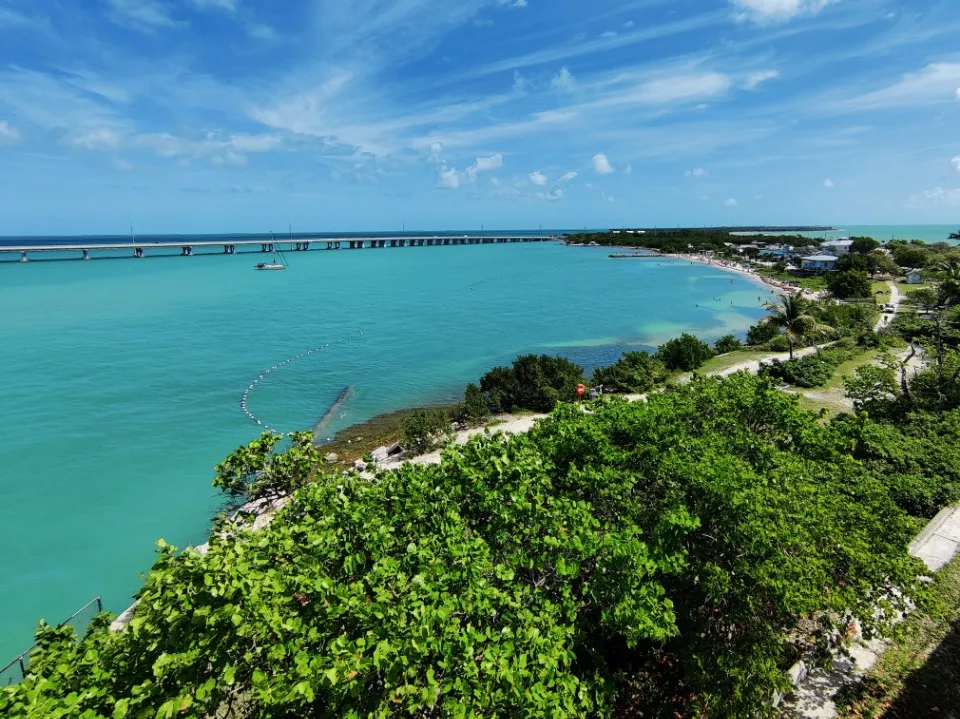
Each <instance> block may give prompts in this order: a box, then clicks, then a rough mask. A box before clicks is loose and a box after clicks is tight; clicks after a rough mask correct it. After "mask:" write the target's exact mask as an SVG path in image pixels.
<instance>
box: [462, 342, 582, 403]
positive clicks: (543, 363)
mask: <svg viewBox="0 0 960 719" xmlns="http://www.w3.org/2000/svg"><path fill="white" fill-rule="evenodd" d="M584 381H585V379H584V376H583V368H582V367H580V366H579V365H577V364H574V363H573V362H571V361H570V360H568V359H565V358H563V357H550V356H548V355H539V356H538V355H523V356H522V357H517V358H516V359H515V360H514V361H513V365H512V366H510V367H494V368H493V369H492V370H490V371H489V372H487V374H485V375H484V376H483V377H482V378H481V379H480V391H481V392H483V394H484V395H485V396H486V397H487V401H488V402H489V405H490V407H491V408H492V409H493V410H494V411H496V412H512V411H514V410H518V409H527V410H532V411H534V412H549V411H550V410H552V409H553V408H554V406H555V405H556V404H557V402H572V401H573V400H574V399H576V396H577V395H576V392H577V385H578V384H581V383H583V382H584Z"/></svg>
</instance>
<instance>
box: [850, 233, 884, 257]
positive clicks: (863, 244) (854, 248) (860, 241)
mask: <svg viewBox="0 0 960 719" xmlns="http://www.w3.org/2000/svg"><path fill="white" fill-rule="evenodd" d="M850 240H851V242H852V243H853V244H851V245H850V252H851V254H856V255H868V254H870V253H871V252H873V251H874V250H876V249H877V248H878V247H880V243H879V242H877V241H876V240H875V239H873V238H872V237H851V238H850Z"/></svg>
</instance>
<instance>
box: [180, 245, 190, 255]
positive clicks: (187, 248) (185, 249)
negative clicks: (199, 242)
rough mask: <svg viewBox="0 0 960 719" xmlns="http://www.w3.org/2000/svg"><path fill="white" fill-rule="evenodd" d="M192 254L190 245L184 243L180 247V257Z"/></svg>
mask: <svg viewBox="0 0 960 719" xmlns="http://www.w3.org/2000/svg"><path fill="white" fill-rule="evenodd" d="M192 254H193V248H192V247H191V246H190V245H184V246H183V247H181V248H180V255H181V256H182V257H189V256H190V255H192Z"/></svg>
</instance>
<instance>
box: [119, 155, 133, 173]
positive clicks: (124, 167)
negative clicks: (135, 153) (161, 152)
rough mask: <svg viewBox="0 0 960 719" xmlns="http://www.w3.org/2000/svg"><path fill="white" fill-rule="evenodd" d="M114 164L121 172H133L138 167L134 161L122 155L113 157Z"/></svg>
mask: <svg viewBox="0 0 960 719" xmlns="http://www.w3.org/2000/svg"><path fill="white" fill-rule="evenodd" d="M113 166H114V167H115V168H117V169H118V170H120V171H121V172H133V171H134V170H135V169H137V168H136V166H135V165H134V164H133V163H132V162H127V161H126V160H124V159H123V158H122V157H115V158H113Z"/></svg>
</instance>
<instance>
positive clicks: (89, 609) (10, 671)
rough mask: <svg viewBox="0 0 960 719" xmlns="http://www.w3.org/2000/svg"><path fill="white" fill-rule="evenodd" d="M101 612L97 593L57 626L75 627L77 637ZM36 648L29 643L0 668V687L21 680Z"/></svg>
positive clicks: (101, 601) (81, 634)
mask: <svg viewBox="0 0 960 719" xmlns="http://www.w3.org/2000/svg"><path fill="white" fill-rule="evenodd" d="M101 612H103V599H102V597H101V596H100V595H97V596H96V597H94V598H93V599H91V600H90V601H89V602H87V603H86V604H84V605H83V606H82V607H80V608H79V609H78V610H77V611H75V612H74V613H73V614H71V615H70V616H69V617H67V618H66V619H64V620H63V621H62V622H60V623H59V624H58V625H57V627H58V628H59V627H63V626H66V625H67V624H70V625H71V626H73V627H74V629H76V631H77V636H78V637H79V636H83V633H84V632H85V631H86V629H87V627H88V626H89V625H90V622H91V621H93V619H94V617H96V616H97V615H98V614H100V613H101ZM36 648H37V645H36V643H34V644H32V645H30V647H29V648H28V649H27V650H26V651H23V652H21V653H20V654H19V655H18V656H16V657H14V658H13V660H11V661H10V662H8V663H7V664H6V665H4V666H3V667H2V668H0V687H6V686H10V685H11V684H18V683H19V682H21V681H23V678H24V677H25V676H26V675H27V669H28V668H29V666H30V654H31V653H32V652H33V650H34V649H36Z"/></svg>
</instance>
